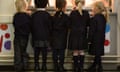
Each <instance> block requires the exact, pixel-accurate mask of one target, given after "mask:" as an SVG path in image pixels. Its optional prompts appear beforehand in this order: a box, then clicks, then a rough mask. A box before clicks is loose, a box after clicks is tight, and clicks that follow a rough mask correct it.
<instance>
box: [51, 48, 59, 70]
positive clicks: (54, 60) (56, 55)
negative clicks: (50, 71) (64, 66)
mask: <svg viewBox="0 0 120 72" xmlns="http://www.w3.org/2000/svg"><path fill="white" fill-rule="evenodd" d="M52 57H53V63H54V69H55V71H58V69H59V67H58V49H53V53H52Z"/></svg>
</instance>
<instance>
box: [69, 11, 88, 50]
mask: <svg viewBox="0 0 120 72" xmlns="http://www.w3.org/2000/svg"><path fill="white" fill-rule="evenodd" d="M82 13H83V15H80V13H79V11H78V10H74V11H72V12H71V14H70V36H69V49H72V50H83V49H85V46H84V45H85V44H84V43H85V42H86V32H87V31H86V29H87V26H88V24H89V19H90V18H89V13H88V11H86V10H82Z"/></svg>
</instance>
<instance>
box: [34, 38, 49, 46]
mask: <svg viewBox="0 0 120 72" xmlns="http://www.w3.org/2000/svg"><path fill="white" fill-rule="evenodd" d="M32 46H33V47H49V42H48V41H47V40H46V41H42V40H34V41H32Z"/></svg>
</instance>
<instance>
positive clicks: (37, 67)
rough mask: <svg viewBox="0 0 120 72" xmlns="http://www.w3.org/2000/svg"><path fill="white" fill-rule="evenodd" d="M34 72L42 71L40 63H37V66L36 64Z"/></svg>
mask: <svg viewBox="0 0 120 72" xmlns="http://www.w3.org/2000/svg"><path fill="white" fill-rule="evenodd" d="M34 71H35V72H37V71H40V66H39V63H36V64H35V67H34Z"/></svg>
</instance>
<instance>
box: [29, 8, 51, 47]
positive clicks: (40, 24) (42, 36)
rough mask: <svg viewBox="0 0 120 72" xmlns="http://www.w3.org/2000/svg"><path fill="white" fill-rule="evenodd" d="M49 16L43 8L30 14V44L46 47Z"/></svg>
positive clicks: (48, 34)
mask: <svg viewBox="0 0 120 72" xmlns="http://www.w3.org/2000/svg"><path fill="white" fill-rule="evenodd" d="M50 25H51V17H50V14H49V13H48V12H46V11H44V10H38V11H36V12H35V13H33V14H32V25H31V26H32V46H33V47H48V45H49V36H50Z"/></svg>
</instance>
